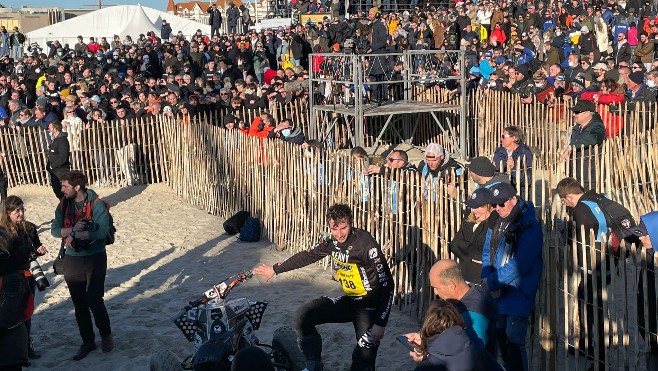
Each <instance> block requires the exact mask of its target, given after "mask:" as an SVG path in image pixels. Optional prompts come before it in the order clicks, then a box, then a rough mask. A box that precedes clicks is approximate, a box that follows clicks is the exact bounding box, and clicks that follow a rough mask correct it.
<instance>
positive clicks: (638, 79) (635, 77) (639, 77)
mask: <svg viewBox="0 0 658 371" xmlns="http://www.w3.org/2000/svg"><path fill="white" fill-rule="evenodd" d="M628 79H629V80H631V81H633V82H634V83H636V84H638V85H639V84H641V83H643V82H644V73H642V72H640V71H635V72H633V73H631V74H630V75H628Z"/></svg>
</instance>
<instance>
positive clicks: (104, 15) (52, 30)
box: [26, 5, 210, 47]
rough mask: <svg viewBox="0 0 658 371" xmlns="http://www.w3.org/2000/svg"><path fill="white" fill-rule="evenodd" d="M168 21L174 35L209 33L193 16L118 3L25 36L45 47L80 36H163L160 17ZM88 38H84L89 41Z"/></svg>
mask: <svg viewBox="0 0 658 371" xmlns="http://www.w3.org/2000/svg"><path fill="white" fill-rule="evenodd" d="M163 19H165V20H167V22H168V23H169V24H170V25H171V29H172V31H173V33H174V34H176V33H178V31H182V32H183V35H186V36H190V35H193V34H194V33H195V32H196V30H198V29H200V30H201V31H202V32H203V33H205V34H209V33H210V26H208V25H207V24H203V23H199V22H196V21H193V20H190V19H186V18H182V17H178V16H175V15H173V14H168V13H165V12H162V11H159V10H156V9H153V8H148V7H142V6H141V5H117V6H111V7H107V8H103V9H99V10H96V11H94V12H90V13H87V14H84V15H81V16H78V17H75V18H71V19H69V20H66V21H63V22H59V23H55V24H53V25H50V26H47V27H42V28H39V29H37V30H34V31H31V32H28V33H27V34H26V37H27V38H28V39H29V40H30V41H31V42H32V41H36V42H37V43H39V45H41V46H43V47H45V44H46V41H52V40H59V41H60V42H61V43H62V44H65V43H68V44H69V45H73V44H74V43H76V42H77V37H78V36H83V37H84V38H85V39H86V40H87V39H88V38H89V37H97V38H100V37H107V38H109V39H111V38H112V36H114V35H115V34H116V35H119V36H121V37H122V38H123V37H124V36H125V35H130V36H132V38H133V40H136V39H137V37H138V36H139V34H142V33H144V34H145V33H146V32H148V31H154V32H155V34H156V35H158V36H160V27H161V25H162V24H161V23H162V22H161V20H163ZM86 40H85V41H86Z"/></svg>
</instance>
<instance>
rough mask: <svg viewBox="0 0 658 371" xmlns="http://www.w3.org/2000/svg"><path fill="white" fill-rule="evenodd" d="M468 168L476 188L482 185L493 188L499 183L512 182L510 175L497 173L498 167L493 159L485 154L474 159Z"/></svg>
mask: <svg viewBox="0 0 658 371" xmlns="http://www.w3.org/2000/svg"><path fill="white" fill-rule="evenodd" d="M466 168H467V169H468V177H469V178H470V179H471V180H472V181H474V182H475V184H476V189H477V188H480V187H484V188H491V186H493V185H496V184H498V183H507V184H510V180H509V177H508V176H505V175H502V174H498V175H496V167H495V166H494V165H493V163H492V162H491V160H489V159H488V158H486V157H484V156H480V157H476V158H474V159H472V160H471V162H470V163H469V164H468V166H467V167H466Z"/></svg>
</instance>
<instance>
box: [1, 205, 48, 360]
mask: <svg viewBox="0 0 658 371" xmlns="http://www.w3.org/2000/svg"><path fill="white" fill-rule="evenodd" d="M0 227H2V228H4V229H5V230H6V231H7V232H8V233H9V235H10V236H11V237H12V238H13V239H14V240H16V241H17V242H19V243H20V244H21V245H23V246H24V249H25V250H27V255H28V256H29V259H28V260H26V261H25V262H24V265H23V267H22V268H23V269H24V270H29V269H30V262H31V261H35V260H36V259H37V257H38V256H43V255H44V254H46V253H47V252H48V250H46V248H45V247H44V246H43V244H42V243H41V240H40V239H39V234H38V233H37V226H36V225H34V224H33V223H31V222H28V221H27V220H26V219H25V204H24V203H23V200H22V199H21V198H20V197H18V196H9V197H7V198H6V199H5V200H4V201H3V202H2V216H0ZM28 280H29V284H30V290H31V291H32V294H33V295H34V293H35V292H36V288H37V281H36V279H35V278H34V276H31V275H30V276H29V277H28ZM40 282H43V281H40ZM46 282H47V280H46ZM46 287H48V286H45V287H44V286H41V285H40V286H39V290H40V291H43V290H45V288H46ZM31 327H32V320H31V319H28V320H26V321H25V328H26V329H27V335H28V338H29V347H28V356H29V358H32V359H36V358H40V357H41V355H40V354H39V353H37V352H36V351H35V350H34V347H33V346H32V338H31V337H30V329H31Z"/></svg>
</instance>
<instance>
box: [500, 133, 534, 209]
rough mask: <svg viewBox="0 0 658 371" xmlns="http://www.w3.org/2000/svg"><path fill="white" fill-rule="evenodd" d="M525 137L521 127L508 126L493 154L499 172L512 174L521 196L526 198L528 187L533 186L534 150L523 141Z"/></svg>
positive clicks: (513, 182)
mask: <svg viewBox="0 0 658 371" xmlns="http://www.w3.org/2000/svg"><path fill="white" fill-rule="evenodd" d="M524 137H525V136H524V135H523V131H521V129H520V128H519V127H517V126H506V127H505V128H504V129H503V133H502V134H501V135H500V147H498V148H496V151H495V152H494V156H493V163H494V166H495V167H496V169H497V170H498V171H499V172H501V173H503V174H508V175H510V177H511V183H512V185H513V186H514V187H515V188H516V189H518V190H519V195H520V196H521V198H526V187H531V186H532V151H531V150H530V147H528V146H527V145H526V144H525V143H523V139H524ZM517 176H518V177H519V180H518V182H517Z"/></svg>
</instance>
